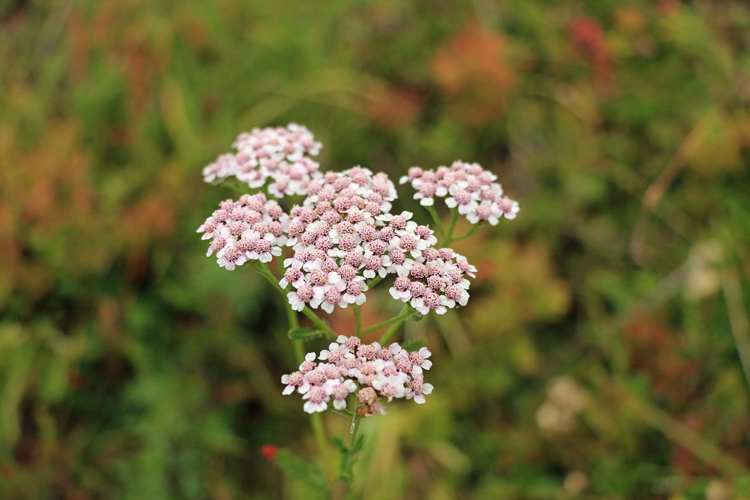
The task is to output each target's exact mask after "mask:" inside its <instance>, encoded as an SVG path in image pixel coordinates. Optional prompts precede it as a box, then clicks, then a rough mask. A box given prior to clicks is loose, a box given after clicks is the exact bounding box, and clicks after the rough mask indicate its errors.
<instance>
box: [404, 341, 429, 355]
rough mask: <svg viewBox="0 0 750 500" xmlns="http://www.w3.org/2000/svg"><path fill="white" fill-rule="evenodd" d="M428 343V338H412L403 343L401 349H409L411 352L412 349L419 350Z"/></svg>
mask: <svg viewBox="0 0 750 500" xmlns="http://www.w3.org/2000/svg"><path fill="white" fill-rule="evenodd" d="M426 343H427V339H417V340H412V341H410V342H406V343H404V344H401V349H404V350H406V351H409V352H411V351H418V350H419V349H421V348H422V347H424V346H425V344H426Z"/></svg>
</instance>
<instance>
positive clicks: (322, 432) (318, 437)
mask: <svg viewBox="0 0 750 500" xmlns="http://www.w3.org/2000/svg"><path fill="white" fill-rule="evenodd" d="M310 420H311V421H312V428H313V433H314V434H315V444H316V446H317V447H318V452H319V453H320V458H321V461H322V462H323V470H324V471H329V468H328V465H329V464H330V463H331V462H330V461H331V457H330V454H329V451H328V438H327V437H326V429H325V427H324V426H323V416H322V415H321V414H320V413H313V414H311V415H310ZM330 477H331V476H329V478H330Z"/></svg>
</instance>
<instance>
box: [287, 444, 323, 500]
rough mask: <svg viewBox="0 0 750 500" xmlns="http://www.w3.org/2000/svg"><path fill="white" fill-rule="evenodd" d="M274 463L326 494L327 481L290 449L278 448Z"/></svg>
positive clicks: (290, 474)
mask: <svg viewBox="0 0 750 500" xmlns="http://www.w3.org/2000/svg"><path fill="white" fill-rule="evenodd" d="M276 463H277V464H278V465H279V467H280V468H281V470H283V471H284V473H285V474H288V475H289V476H291V477H294V478H297V479H299V480H301V481H304V482H305V483H307V484H308V485H309V486H311V487H312V488H314V489H316V490H318V491H320V492H321V493H324V494H325V495H326V496H328V482H327V481H326V480H325V478H324V477H323V476H322V475H321V474H320V472H319V471H318V470H317V469H316V468H315V467H313V466H312V465H310V464H309V463H307V462H306V461H304V460H302V459H301V458H299V457H298V456H296V455H294V454H293V453H292V452H291V451H289V450H287V449H280V450H279V451H278V453H277V454H276Z"/></svg>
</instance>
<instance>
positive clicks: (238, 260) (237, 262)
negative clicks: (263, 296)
mask: <svg viewBox="0 0 750 500" xmlns="http://www.w3.org/2000/svg"><path fill="white" fill-rule="evenodd" d="M216 257H217V259H216V262H218V263H219V266H221V267H223V268H225V269H226V270H227V271H233V270H234V268H235V267H236V266H241V265H242V264H244V263H245V262H247V257H245V255H244V254H243V253H242V252H241V251H240V250H239V249H238V248H237V244H236V241H235V240H232V239H230V240H228V241H227V244H226V245H225V246H224V248H222V249H221V250H219V251H218V252H217V253H216Z"/></svg>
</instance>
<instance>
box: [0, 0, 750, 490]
mask: <svg viewBox="0 0 750 500" xmlns="http://www.w3.org/2000/svg"><path fill="white" fill-rule="evenodd" d="M749 30H750V8H749V7H748V6H747V4H746V3H745V2H739V1H737V2H734V1H729V0H727V1H714V2H712V1H708V0H702V1H698V0H695V1H693V2H679V1H677V0H659V1H648V2H646V1H634V2H624V1H615V0H598V1H589V2H585V1H580V0H579V1H576V0H555V1H543V0H503V1H499V0H474V1H473V2H468V1H464V2H458V1H454V0H439V1H438V0H419V1H412V2H404V1H396V0H381V1H345V0H320V1H316V2H311V1H290V0H275V1H272V2H271V1H267V2H262V1H240V0H214V1H211V2H205V1H191V0H182V1H153V0H151V1H147V0H108V1H106V2H96V1H92V0H77V1H74V0H57V1H54V2H52V1H41V0H39V1H36V0H0V498H2V499H3V500H16V499H31V500H46V499H60V500H89V499H216V500H224V499H275V498H285V499H297V498H304V499H308V498H315V492H314V491H311V490H309V488H308V486H307V485H305V484H304V483H301V482H298V481H296V480H294V479H289V478H285V477H284V476H283V475H282V473H281V472H280V471H279V470H278V469H277V467H276V466H275V464H273V463H270V462H268V461H266V460H265V459H264V458H263V456H262V454H261V453H260V451H259V450H260V447H261V446H263V445H268V444H271V445H275V446H279V447H288V448H291V449H293V450H294V452H295V453H297V454H298V455H300V456H302V457H305V458H307V459H309V460H315V447H314V441H313V439H312V433H311V430H310V425H309V419H308V417H307V415H306V414H305V413H304V412H303V411H302V402H301V401H300V400H299V398H297V397H289V398H287V397H283V396H282V395H281V390H282V389H283V387H282V385H281V384H280V382H279V377H280V375H281V374H282V373H288V372H289V371H290V370H292V369H293V368H294V365H295V363H294V357H293V355H292V352H291V348H290V345H289V341H288V339H287V338H286V330H287V326H286V324H285V316H284V312H283V311H284V310H283V304H282V302H280V301H279V298H278V297H276V296H275V295H273V292H272V289H271V288H270V287H269V286H267V284H266V283H265V282H263V281H262V280H261V279H260V278H259V277H258V276H257V275H254V274H253V273H252V272H251V271H250V270H249V269H240V270H238V271H234V272H227V271H225V270H224V269H220V268H219V267H218V266H217V265H216V263H215V260H214V259H210V258H206V257H205V249H206V243H205V242H202V241H201V240H200V238H199V236H198V235H197V234H196V233H195V229H196V228H197V227H198V225H200V223H201V222H202V221H203V219H205V218H206V217H207V216H208V215H209V214H210V213H211V211H213V210H214V208H215V207H216V206H217V203H218V202H219V201H220V200H222V199H225V198H228V197H231V196H236V195H235V194H234V193H232V192H231V191H229V190H227V188H224V187H211V186H209V185H206V184H204V183H203V182H202V178H201V173H200V171H201V168H202V167H203V166H204V165H205V164H207V163H208V162H210V161H212V160H213V159H214V158H215V157H216V156H217V155H218V154H219V153H223V152H225V151H227V150H229V145H230V144H231V142H232V141H233V139H234V138H235V136H236V135H237V134H238V133H239V132H241V131H242V130H248V129H250V128H252V127H255V126H267V125H285V124H286V123H288V122H292V121H294V122H298V123H302V124H305V125H307V126H308V127H309V128H310V130H311V131H312V132H313V133H315V134H316V137H317V138H318V139H319V140H321V141H323V143H324V149H323V151H322V153H321V156H320V159H321V162H322V166H323V168H324V169H334V170H341V169H345V168H348V167H351V166H353V165H357V164H361V165H363V166H367V167H369V168H371V169H373V170H375V171H379V170H382V171H385V172H387V173H389V174H390V175H391V176H392V177H394V178H397V177H398V176H400V175H402V174H403V173H404V172H405V171H406V169H407V168H408V167H410V166H412V165H420V166H422V167H425V168H434V167H437V166H438V165H443V164H450V162H452V161H453V160H455V159H458V158H460V159H463V160H465V161H477V162H480V163H481V164H483V165H484V166H485V167H487V168H490V169H492V170H493V171H494V172H496V173H497V175H498V176H499V177H500V181H501V182H502V183H503V186H504V187H505V189H506V191H507V192H508V194H509V195H510V196H511V197H513V198H515V199H517V200H519V201H520V203H521V213H520V215H519V217H518V219H516V220H515V221H512V222H509V221H502V222H501V224H500V225H498V226H496V227H494V228H492V229H490V230H487V231H484V232H482V233H480V235H479V236H477V237H476V238H475V239H472V240H468V241H464V242H460V243H459V244H456V245H454V247H455V248H456V250H458V251H460V252H461V253H465V254H466V255H467V256H468V257H469V260H470V261H472V262H473V263H474V264H476V265H477V266H478V267H479V275H478V276H477V279H476V280H474V282H473V284H472V289H471V292H472V299H471V300H470V302H469V305H468V307H466V308H465V309H463V310H461V311H460V314H452V315H451V314H449V315H446V316H445V317H441V318H433V317H431V318H429V319H427V320H424V321H421V322H418V323H409V324H408V325H407V326H408V327H407V329H406V332H405V335H406V336H407V337H408V338H420V337H425V336H426V338H427V340H428V346H429V347H430V349H432V351H433V352H434V353H435V354H434V356H433V360H434V361H435V366H434V369H433V370H431V371H430V372H429V373H428V379H429V381H430V382H432V383H433V384H434V385H435V387H436V389H435V391H434V393H433V395H432V396H430V397H429V398H428V403H427V404H426V405H420V406H418V405H414V404H412V403H410V402H397V403H394V404H391V405H389V411H390V415H388V416H387V417H376V418H371V419H368V420H366V421H364V423H363V432H364V434H365V435H366V436H367V439H368V440H369V442H370V446H369V447H368V450H367V452H366V453H364V454H362V456H361V457H360V461H359V463H358V469H357V470H358V478H357V482H356V484H355V491H356V492H358V494H360V495H361V496H362V498H366V499H381V498H382V499H434V500H442V499H451V498H461V499H471V500H485V499H486V500H490V499H505V498H507V499H567V498H589V499H640V498H659V499H702V498H706V499H708V500H728V499H730V498H745V499H747V498H750V493H748V492H749V491H750V397H748V396H749V395H750V392H749V391H750V385H749V383H750V380H749V379H748V375H750V328H749V327H748V315H747V312H748V310H749V309H750V307H749V306H750V304H749V303H748V301H749V300H750V287H748V285H749V284H750V266H749V263H750V203H749V202H748V194H749V193H750V169H749V167H750V149H749V147H750V102H749V99H750V52H748V49H749V48H750V34H749V33H750V31H749ZM400 192H401V194H402V195H401V199H400V200H399V202H398V203H397V205H396V208H397V209H398V210H402V209H411V210H413V211H414V212H415V213H416V216H417V217H419V218H421V220H427V214H426V212H425V211H424V210H423V209H421V208H420V207H419V206H418V205H416V204H414V203H413V201H412V200H411V192H410V190H409V187H408V186H403V189H402V190H401V191H400ZM464 229H465V228H464ZM460 232H462V231H459V233H460ZM394 302H395V301H393V300H392V299H390V297H389V296H388V293H387V287H385V288H384V289H382V290H380V291H379V292H376V293H375V294H374V295H373V296H371V297H370V299H369V300H368V302H367V304H366V307H365V316H366V319H367V320H368V321H369V322H375V321H378V320H380V319H384V318H387V317H388V316H389V315H390V314H391V313H392V312H394V311H395V310H396V309H397V308H398V305H399V304H394ZM394 308H396V309H394ZM350 315H351V311H349V310H344V311H341V313H340V314H336V315H335V316H334V317H333V318H332V325H333V327H334V328H336V329H337V330H339V331H341V332H345V331H347V329H349V328H351V326H352V324H353V319H352V318H351V316H350ZM376 338H377V337H376V336H373V337H372V339H370V340H375V339H376ZM323 344H324V342H322V341H321V342H317V343H316V342H310V343H309V345H308V348H309V350H313V349H320V348H321V347H322V345H323ZM743 360H744V361H745V370H743V363H742V361H743ZM325 420H326V425H327V426H328V428H329V431H330V432H331V434H333V435H336V434H338V435H344V433H345V432H346V430H347V429H348V425H349V421H348V420H347V419H346V418H343V417H340V416H338V415H335V414H332V413H330V412H328V414H326V415H325Z"/></svg>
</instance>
